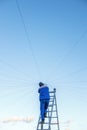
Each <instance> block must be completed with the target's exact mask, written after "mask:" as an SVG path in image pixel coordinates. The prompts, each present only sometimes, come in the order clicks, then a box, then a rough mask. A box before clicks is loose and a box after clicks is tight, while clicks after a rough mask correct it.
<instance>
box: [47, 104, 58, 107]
mask: <svg viewBox="0 0 87 130" xmlns="http://www.w3.org/2000/svg"><path fill="white" fill-rule="evenodd" d="M53 105H56V104H53ZM53 105H49V106H48V107H52V106H53Z"/></svg>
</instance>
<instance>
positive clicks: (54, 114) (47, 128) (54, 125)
mask: <svg viewBox="0 0 87 130" xmlns="http://www.w3.org/2000/svg"><path fill="white" fill-rule="evenodd" d="M36 130H59V119H58V110H57V101H56V89H55V88H54V90H53V91H51V92H50V102H49V106H48V110H47V116H46V117H45V121H44V123H42V122H41V117H40V116H39V120H38V124H37V129H36Z"/></svg>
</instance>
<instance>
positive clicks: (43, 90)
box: [38, 85, 50, 100]
mask: <svg viewBox="0 0 87 130" xmlns="http://www.w3.org/2000/svg"><path fill="white" fill-rule="evenodd" d="M38 92H39V93H40V95H39V99H40V100H42V99H50V96H49V88H48V87H47V86H46V85H43V86H42V87H40V88H39V90H38Z"/></svg>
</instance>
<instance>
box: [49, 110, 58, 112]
mask: <svg viewBox="0 0 87 130" xmlns="http://www.w3.org/2000/svg"><path fill="white" fill-rule="evenodd" d="M47 112H57V111H56V110H52V111H47Z"/></svg>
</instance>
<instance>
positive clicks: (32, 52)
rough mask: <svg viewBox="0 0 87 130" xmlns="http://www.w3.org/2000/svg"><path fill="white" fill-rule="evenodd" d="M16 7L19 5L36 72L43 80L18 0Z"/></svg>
mask: <svg viewBox="0 0 87 130" xmlns="http://www.w3.org/2000/svg"><path fill="white" fill-rule="evenodd" d="M16 5H17V9H18V12H19V15H20V18H21V21H22V24H23V27H24V31H25V35H26V38H27V41H28V45H29V47H30V51H31V54H32V57H33V59H34V63H35V66H36V70H37V73H38V76H39V78H41V77H42V75H41V72H40V69H39V66H38V62H37V60H36V57H35V55H34V51H33V48H32V45H31V41H30V38H29V34H28V31H27V28H26V24H25V21H24V18H23V14H22V11H21V8H20V5H19V2H18V0H16Z"/></svg>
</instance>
